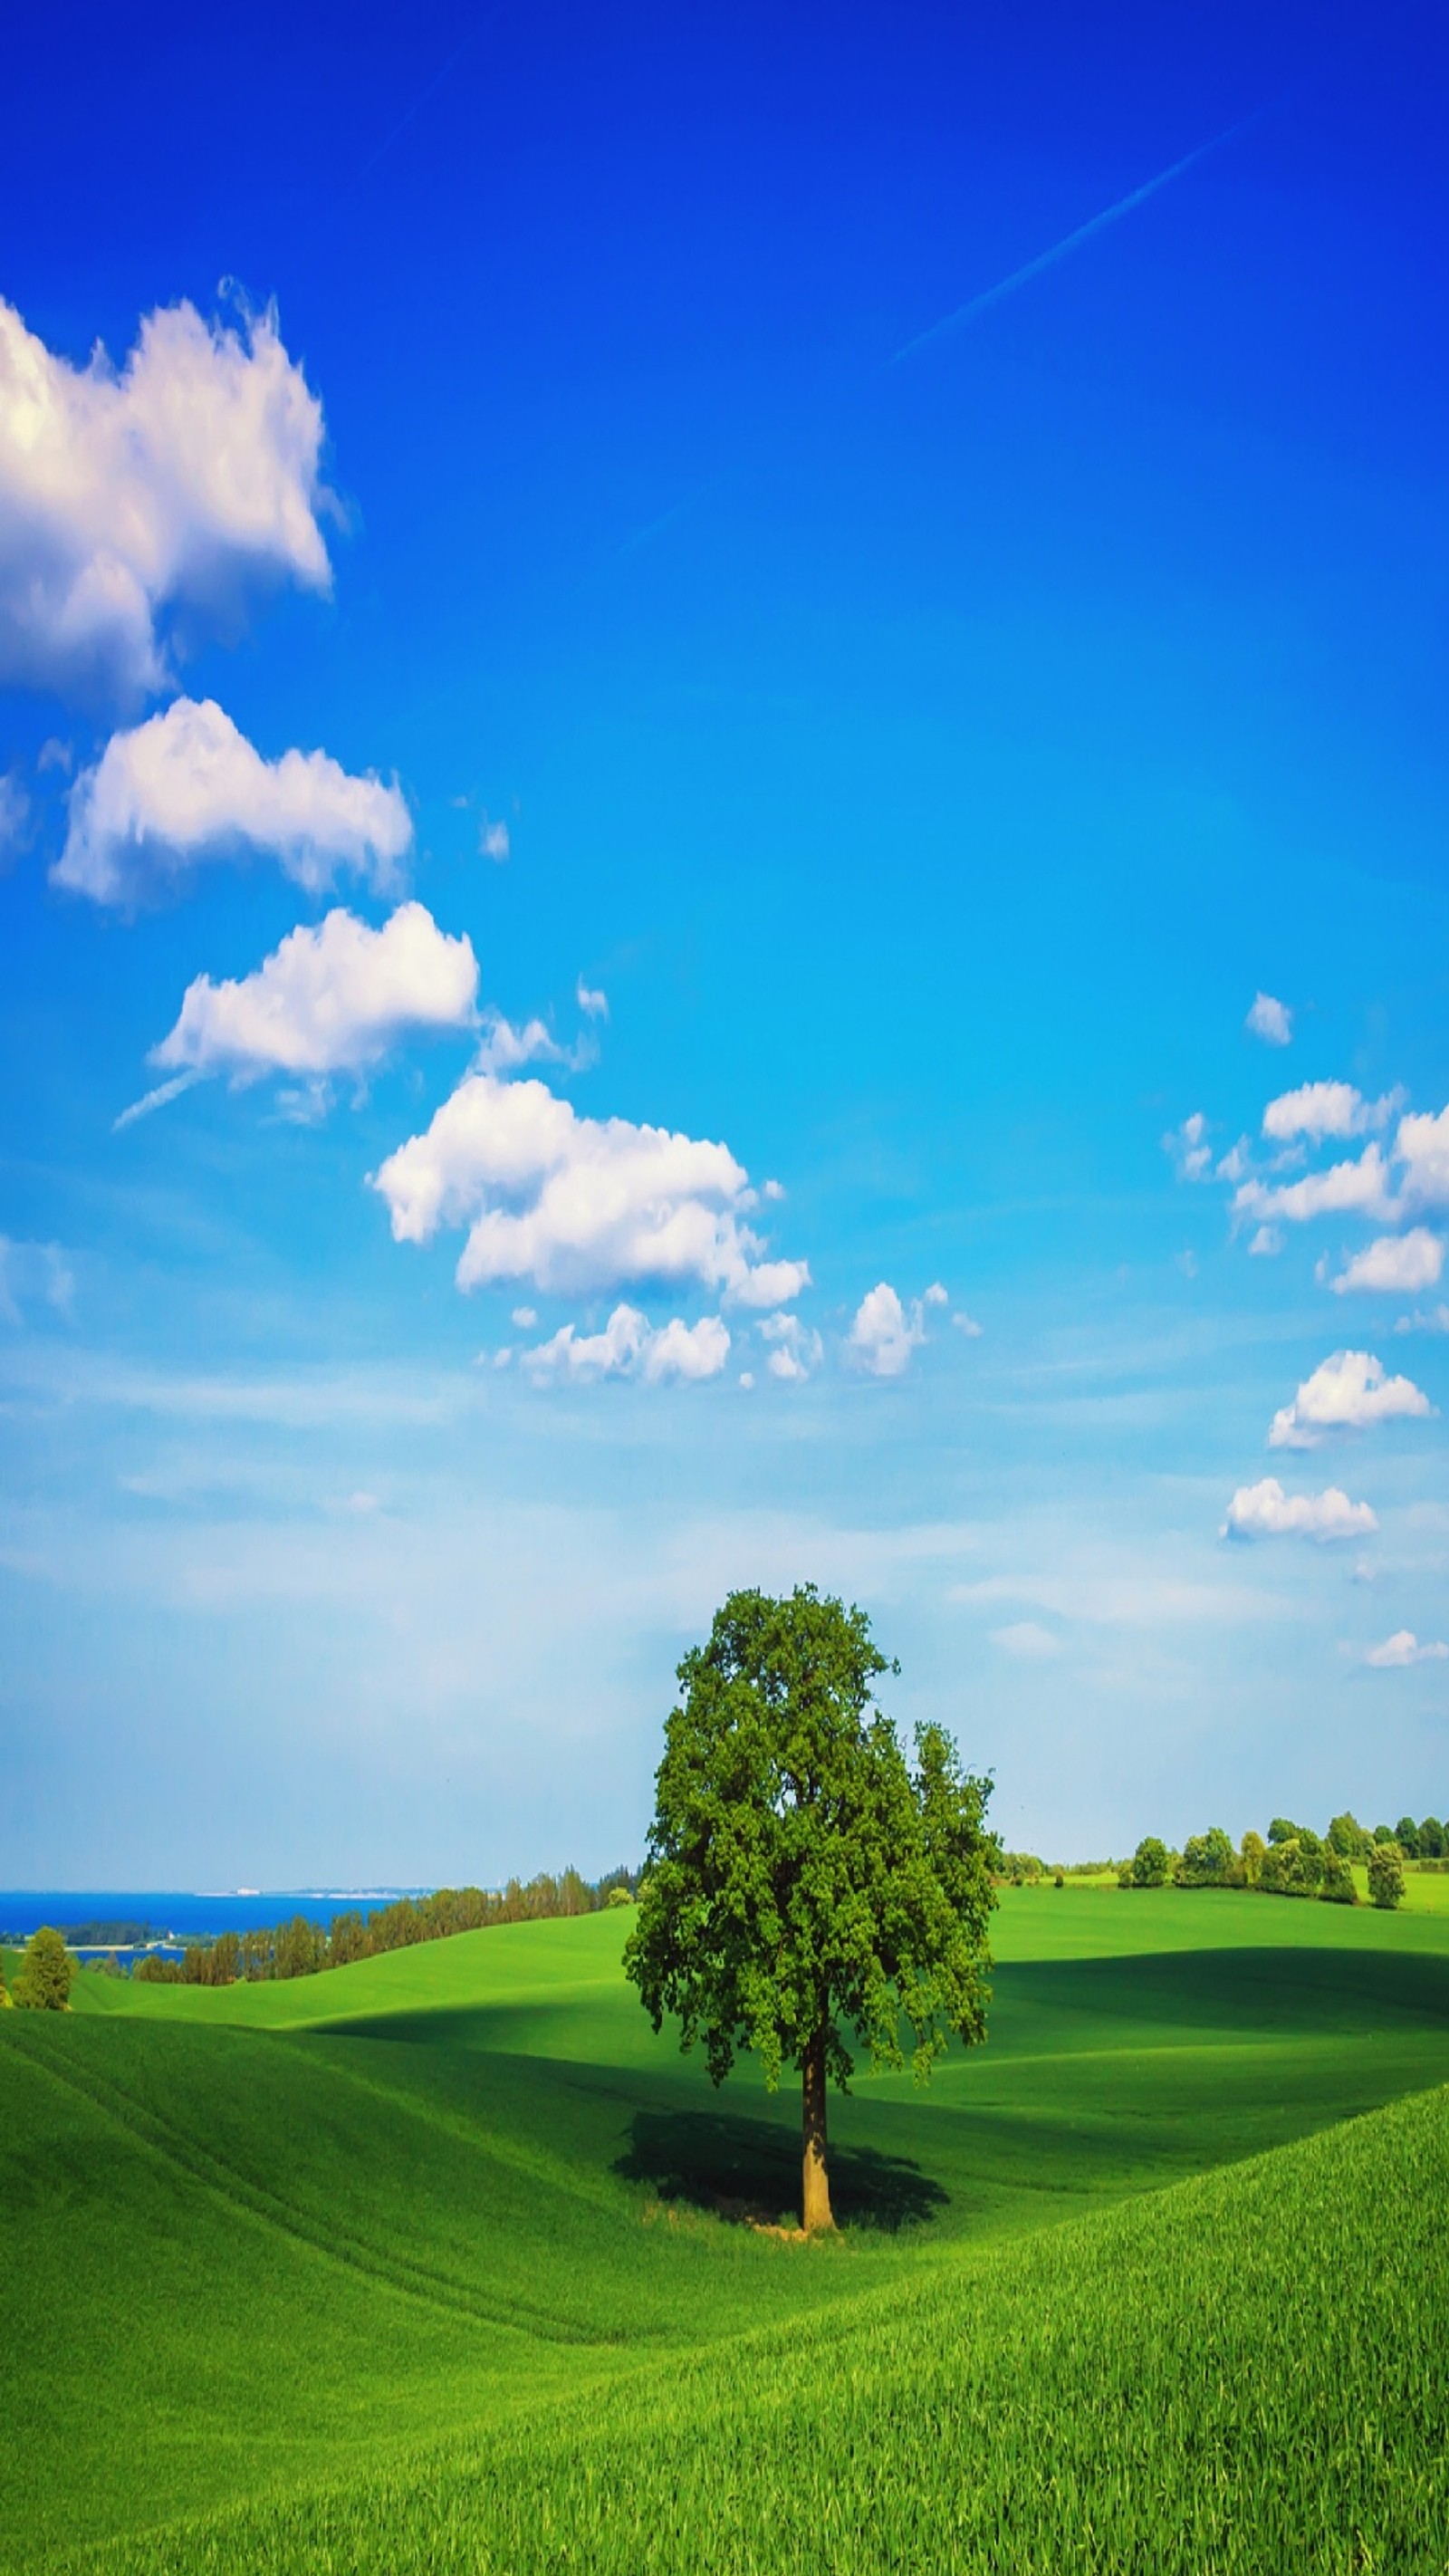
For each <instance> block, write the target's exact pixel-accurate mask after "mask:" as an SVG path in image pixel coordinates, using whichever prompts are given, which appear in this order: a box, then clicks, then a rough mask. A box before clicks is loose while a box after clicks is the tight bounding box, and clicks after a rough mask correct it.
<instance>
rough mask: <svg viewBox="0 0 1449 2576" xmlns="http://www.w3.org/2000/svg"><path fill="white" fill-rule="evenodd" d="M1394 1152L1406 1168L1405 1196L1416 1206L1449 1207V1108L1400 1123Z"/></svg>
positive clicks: (1411, 1117) (1424, 1113)
mask: <svg viewBox="0 0 1449 2576" xmlns="http://www.w3.org/2000/svg"><path fill="white" fill-rule="evenodd" d="M1394 1152H1395V1155H1396V1156H1397V1158H1398V1160H1399V1161H1400V1162H1401V1163H1402V1164H1403V1165H1404V1185H1403V1186H1404V1197H1405V1199H1406V1200H1408V1201H1409V1202H1410V1204H1411V1205H1413V1206H1414V1207H1449V1108H1444V1109H1441V1110H1440V1111H1439V1114H1438V1116H1437V1117H1434V1116H1432V1115H1430V1114H1429V1113H1428V1112H1427V1111H1425V1112H1422V1113H1415V1114H1412V1115H1411V1116H1409V1117H1407V1118H1401V1119H1400V1120H1399V1132H1398V1135H1397V1136H1396V1138H1395V1140H1394Z"/></svg>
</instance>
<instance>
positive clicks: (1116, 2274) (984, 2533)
mask: <svg viewBox="0 0 1449 2576" xmlns="http://www.w3.org/2000/svg"><path fill="white" fill-rule="evenodd" d="M1446 2196H1449V2095H1446V2094H1445V2093H1443V2092H1439V2093H1434V2094H1430V2095H1425V2096H1420V2097H1419V2098H1418V2099H1416V2100H1414V2101H1411V2102H1408V2103H1404V2104H1401V2105H1397V2106H1395V2107H1394V2108H1392V2109H1390V2110H1388V2111H1385V2112H1380V2113H1378V2114H1376V2115H1374V2116H1373V2117H1372V2118H1370V2119H1368V2120H1365V2121H1363V2122H1358V2123H1354V2124H1352V2125H1349V2126H1344V2127H1340V2128H1338V2129H1336V2130H1333V2131H1330V2132H1329V2133H1328V2134H1327V2135H1326V2136H1324V2137H1322V2138H1318V2139H1314V2140H1311V2141H1307V2142H1305V2143H1303V2144H1301V2145H1298V2146H1295V2147H1289V2148H1284V2149H1282V2150H1280V2151H1279V2152H1278V2153H1277V2154H1275V2155H1273V2156H1271V2157H1266V2158H1263V2159H1260V2160H1258V2161H1256V2162H1254V2163H1251V2164H1248V2165H1244V2166H1240V2167H1238V2168H1236V2169H1235V2170H1233V2171H1232V2172H1230V2173H1226V2174H1221V2175H1217V2176H1213V2177H1210V2178H1206V2179H1202V2180H1199V2181H1196V2182H1192V2183H1187V2184H1182V2185H1179V2186H1178V2187H1177V2188H1176V2189H1174V2190H1172V2191H1170V2192H1164V2193H1160V2194H1156V2195H1153V2196H1152V2197H1151V2198H1149V2199H1147V2200H1145V2201H1141V2202H1138V2203H1137V2204H1135V2205H1134V2206H1132V2207H1130V2208H1128V2209H1125V2210H1121V2211H1116V2212H1108V2213H1105V2214H1103V2215H1101V2216H1098V2217H1096V2218H1093V2219H1091V2220H1088V2221H1079V2222H1077V2223H1076V2224H1074V2225H1072V2226H1070V2227H1064V2228H1061V2229H1057V2230H1053V2231H1050V2232H1049V2233H1047V2234H1045V2235H1037V2236H1035V2237H1032V2238H1029V2239H1027V2240H1025V2241H1024V2242H1020V2241H1019V2242H1016V2243H1012V2244H1009V2245H1006V2246H1001V2247H997V2248H994V2249H991V2250H990V2251H988V2252H986V2253H984V2254H976V2255H973V2254H970V2253H964V2254H961V2255H959V2256H958V2257H957V2259H956V2260H955V2261H954V2262H952V2263H950V2264H949V2265H939V2266H937V2267H936V2268H935V2270H934V2272H933V2273H932V2274H931V2275H929V2276H928V2277H926V2278H923V2279H921V2280H919V2281H917V2282H915V2283H910V2284H894V2285H892V2286H891V2287H890V2288H889V2289H887V2290H885V2291H883V2292H881V2293H878V2294H877V2295H875V2296H874V2297H865V2298H859V2299H855V2300H852V2301H851V2302H849V2303H848V2304H847V2305H846V2306H845V2307H844V2308H843V2309H842V2310H840V2311H839V2312H838V2313H837V2314H836V2315H834V2316H832V2318H831V2319H830V2321H829V2324H828V2326H827V2325H823V2324H821V2323H820V2322H818V2321H811V2322H808V2323H806V2324H805V2325H804V2326H803V2327H801V2328H798V2329H796V2330H793V2331H786V2332H782V2331H780V2330H779V2329H776V2330H774V2331H773V2332H769V2333H765V2334H760V2335H756V2336H753V2337H751V2338H749V2339H748V2340H747V2341H745V2342H744V2343H743V2344H736V2345H734V2346H732V2347H730V2348H729V2349H728V2350H727V2351H726V2352H724V2353H711V2354H708V2355H706V2356H704V2357H703V2358H701V2359H698V2360H696V2361H695V2362H693V2363H692V2364H690V2365H688V2366H686V2367H685V2368H683V2369H680V2368H678V2367H674V2368H671V2369H670V2370H668V2371H667V2372H665V2371H663V2370H661V2369H659V2368H658V2366H656V2367H655V2368H654V2369H653V2370H652V2371H651V2372H649V2373H647V2374H642V2373H641V2374H638V2375H636V2376H634V2377H632V2378H631V2379H629V2380H627V2381H626V2382H623V2383H617V2384H616V2385H615V2386H614V2387H613V2388H612V2389H610V2390H609V2391H608V2392H606V2393H605V2394H604V2395H603V2396H602V2398H598V2399H594V2400H593V2401H591V2402H590V2403H588V2404H584V2405H580V2404H579V2403H577V2402H576V2401H570V2402H566V2403H559V2402H557V2401H555V2402H553V2403H552V2404H550V2405H548V2406H546V2407H545V2408H542V2409H540V2411H539V2412H538V2414H537V2415H536V2416H535V2417H534V2418H533V2420H532V2421H531V2422H530V2424H529V2425H528V2427H527V2429H526V2431H525V2430H523V2429H522V2428H517V2429H513V2428H506V2429H504V2430H503V2431H502V2432H501V2434H499V2435H498V2436H497V2437H496V2438H495V2439H494V2440H493V2441H492V2442H490V2443H487V2444H480V2443H478V2442H476V2441H475V2442H470V2443H466V2444H458V2445H455V2446H454V2447H453V2448H452V2449H451V2451H446V2450H445V2451H441V2452H437V2453H434V2455H433V2456H432V2457H423V2458H419V2457H414V2458H413V2459H412V2460H410V2461H408V2462H406V2463H404V2464H400V2465H399V2466H398V2467H395V2468H394V2469H392V2470H391V2471H390V2472H386V2473H384V2474H381V2475H374V2476H372V2477H368V2478H366V2479H364V2480H363V2481H362V2482H361V2484H360V2485H353V2486H351V2487H348V2488H345V2489H344V2488H336V2487H334V2488H333V2489H331V2490H330V2491H325V2492H322V2493H320V2494H314V2495H312V2496H310V2497H306V2498H303V2499H289V2500H286V2501H282V2502H278V2503H275V2504H272V2505H270V2506H264V2507H263V2508H261V2509H260V2510H258V2509H256V2508H251V2509H249V2510H246V2511H243V2512H241V2513H239V2514H236V2515H232V2516H221V2517H213V2518H211V2520H210V2521H209V2522H207V2523H205V2524H202V2525H199V2526H195V2525H194V2526H192V2527H190V2528H186V2529H183V2530H181V2531H178V2532H175V2533H173V2534H171V2535H165V2536H160V2537H158V2538H157V2539H155V2540H153V2541H150V2542H147V2541H142V2542H140V2543H139V2544H138V2543H136V2542H129V2543H125V2544H122V2545H121V2546H119V2547H115V2548H112V2549H108V2550H106V2551H104V2552H102V2553H100V2554H99V2555H98V2556H97V2558H96V2559H95V2560H94V2561H87V2562H86V2564H87V2565H88V2566H90V2567H91V2568H93V2570H94V2576H103V2571H104V2576H256V2571H263V2570H265V2571H279V2576H280V2571H283V2570H287V2571H300V2570H304V2569H305V2570H316V2569H322V2568H327V2569H334V2568H335V2569H341V2568H346V2569H347V2570H349V2571H350V2576H432V2571H434V2570H436V2569H438V2568H440V2567H457V2568H467V2569H470V2570H476V2571H478V2576H544V2571H546V2570H555V2569H558V2568H563V2567H580V2568H587V2569H589V2570H590V2571H591V2576H651V2571H657V2576H675V2571H677V2570H679V2569H682V2568H688V2569H690V2570H691V2571H696V2570H697V2571H700V2576H738V2572H739V2571H741V2570H750V2571H754V2570H761V2571H763V2570H769V2571H772V2576H773V2571H780V2576H807V2571H813V2570H816V2569H821V2568H823V2569H825V2570H827V2571H830V2576H881V2571H895V2570H899V2571H901V2576H905V2571H913V2570H919V2569H923V2568H929V2569H942V2570H945V2569H950V2570H952V2571H953V2576H954V2571H966V2576H972V2571H979V2576H998V2571H999V2570H1001V2569H1003V2568H1007V2567H1009V2568H1013V2569H1022V2570H1026V2571H1037V2570H1040V2571H1043V2576H1045V2571H1046V2570H1048V2569H1050V2570H1052V2571H1053V2576H1078V2572H1079V2571H1080V2576H1107V2571H1117V2570H1121V2569H1143V2570H1147V2569H1154V2570H1156V2569H1184V2570H1186V2569H1192V2570H1194V2571H1197V2570H1203V2569H1211V2570H1213V2571H1214V2576H1261V2570H1262V2569H1264V2568H1265V2567H1272V2568H1290V2567H1291V2568H1295V2569H1304V2570H1312V2571H1319V2570H1322V2571H1325V2576H1326V2571H1329V2570H1344V2571H1348V2570H1351V2569H1353V2570H1365V2569H1377V2570H1384V2571H1389V2570H1406V2571H1407V2570H1416V2571H1427V2570H1429V2569H1437V2568H1441V2567H1442V2566H1443V2564H1444V2552H1445V2541H1444V2534H1445V2531H1446V2529H1449V2402H1446V2401H1449V2375H1446V2373H1445V2370H1444V2368H1443V2365H1442V2360H1441V2357H1440V2320H1441V2318H1442V2315H1443V2308H1444V2303H1445V2300H1446V2298H1449V2226H1446V2222H1445V2218H1444V2215H1443V2213H1444V2210H1445V2206H1446Z"/></svg>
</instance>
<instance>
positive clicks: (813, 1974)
mask: <svg viewBox="0 0 1449 2576" xmlns="http://www.w3.org/2000/svg"><path fill="white" fill-rule="evenodd" d="M898 1670H899V1666H898V1665H896V1664H892V1663H888V1662H887V1660H886V1658H885V1656H884V1655H882V1654H881V1652H880V1650H879V1648H878V1647H877V1646H876V1644H875V1642H874V1639H873V1638H872V1636H871V1633H870V1622H869V1620H868V1619H867V1617H866V1615H865V1613H864V1611H863V1610H856V1609H851V1610H847V1609H846V1608H845V1607H844V1606H843V1604H842V1603H841V1602H839V1601H836V1600H832V1599H830V1598H828V1597H827V1598H822V1597H821V1595H820V1594H819V1593H818V1592H817V1591H816V1589H815V1586H814V1585H813V1584H805V1585H803V1586H800V1587H797V1589H796V1590H795V1591H794V1592H793V1593H792V1594H791V1595H790V1596H789V1598H788V1599H787V1600H772V1599H770V1598H769V1597H768V1596H767V1595H766V1594H765V1593H762V1592H732V1593H731V1594H730V1597H729V1599H728V1600H727V1601H726V1603H725V1604H724V1607H723V1609H722V1610H720V1611H718V1612H717V1613H716V1616H715V1621H714V1626H713V1629H712V1631H711V1634H710V1639H709V1643H708V1645H707V1646H696V1647H694V1648H693V1649H692V1650H691V1651H690V1653H689V1654H687V1655H686V1656H685V1658H684V1661H683V1663H682V1664H681V1665H680V1667H679V1682H680V1689H681V1694H682V1696H681V1699H680V1703H679V1705H678V1707H677V1708H675V1709H674V1710H673V1712H672V1713H671V1715H670V1718H669V1721H668V1724H667V1726H666V1728H665V1740H664V1759H663V1761H662V1762H661V1764H660V1766H659V1773H658V1795H657V1803H656V1809H655V1816H654V1822H653V1824H652V1826H651V1827H650V1832H649V1860H648V1868H647V1875H646V1877H645V1879H644V1882H643V1884H642V1886H641V1888H640V1893H639V1914H638V1920H637V1922H636V1923H635V1925H634V1928H633V1930H632V1932H631V1933H630V1935H629V1940H628V1943H627V1945H626V1948H625V1952H624V1965H625V1968H626V1971H627V1973H628V1975H629V1976H630V1977H632V1978H633V1980H634V1983H635V1984H636V1985H637V1987H638V1988H639V1992H640V1996H641V1998H642V2000H643V2002H644V2004H645V2005H646V2007H647V2009H648V2011H649V2013H650V2015H651V2017H652V2019H653V2023H654V2027H655V2029H656V2030H658V2029H659V2027H660V2024H661V2022H662V2021H663V2018H664V2015H665V2014H666V2012H667V2013H672V2014H675V2015H677V2016H678V2018H679V2020H680V2022H681V2024H682V2031H681V2038H680V2045H681V2047H683V2048H685V2049H689V2048H692V2047H693V2046H694V2044H695V2042H696V2040H699V2041H702V2043H703V2046H704V2054H705V2063H706V2064H707V2066H708V2068H709V2072H710V2075H711V2077H712V2078H713V2080H714V2082H715V2083H716V2084H722V2083H723V2081H724V2079H725V2077H726V2076H727V2075H728V2073H729V2071H730V2068H731V2067H732V2066H733V2064H734V2061H735V2056H736V2053H737V2051H740V2050H753V2051H754V2053H755V2054H756V2056H757V2057H758V2058H759V2060H760V2064H761V2066H762V2067H763V2069H764V2075H765V2082H766V2084H767V2085H768V2087H769V2089H770V2091H771V2092H773V2091H774V2090H775V2088H776V2086H777V2085H778V2083H779V2080H780V2074H781V2070H782V2068H783V2067H784V2066H785V2065H786V2064H789V2065H791V2066H794V2067H798V2069H799V2071H800V2076H801V2087H802V2096H803V2114H804V2177H803V2189H802V2215H803V2218H804V2222H805V2227H806V2230H807V2232H810V2233H814V2232H815V2231H817V2230H819V2229H823V2228H828V2227H830V2226H832V2225H833V2223H834V2222H833V2220H832V2217H831V2211H830V2183H829V2175H828V2170H827V2163H826V2085H827V2080H828V2078H830V2077H832V2076H833V2077H834V2079H835V2081H836V2083H837V2084H838V2085H839V2086H840V2088H841V2090H842V2092H844V2091H847V2090H848V2089H849V2080H850V2075H851V2071H852V2065H853V2061H852V2058H851V2054H850V2050H849V2048H848V2046H847V2044H846V2034H847V2033H853V2034H854V2035H855V2037H856V2038H857V2039H858V2040H860V2041H862V2042H864V2044H865V2045H866V2046H867V2047H868V2048H869V2051H870V2058H871V2063H872V2065H874V2066H886V2067H899V2066H901V2065H903V2064H904V2062H905V2060H904V2053H903V2050H902V2047H901V2023H902V2022H903V2021H904V2022H905V2023H907V2024H908V2025H909V2028H910V2030H911V2033H912V2036H913V2038H914V2041H915V2049H914V2054H913V2057H912V2065H913V2068H914V2071H915V2074H916V2077H917V2080H918V2081H922V2080H924V2079H925V2078H926V2077H927V2076H928V2075H929V2073H930V2069H931V2063H932V2060H933V2059H934V2058H936V2057H937V2056H939V2055H940V2054H941V2052H942V2050H943V2049H944V2048H945V2046H946V2044H947V2037H948V2034H949V2033H950V2032H952V2031H954V2032H955V2033H956V2035H957V2037H958V2038H959V2039H961V2040H963V2041H964V2042H965V2043H966V2045H967V2046H968V2047H969V2046H970V2045H971V2043H972V2042H973V2041H976V2040H980V2039H984V2038H985V2036H986V2006H987V2003H988V2001H989V1998H990V1991H991V1990H990V1987H989V1986H988V1985H987V1983H986V1972H987V1970H988V1969H989V1967H990V1964H991V1954H990V1950H989V1948H988V1945H987V1919H988V1917H989V1915H990V1912H991V1908H992V1906H993V1905H994V1904H995V1902H996V1897H995V1891H994V1889H993V1887H992V1884H991V1876H990V1872H991V1867H992V1864H993V1862H994V1861H995V1860H996V1858H997V1849H996V1842H995V1838H994V1836H992V1835H991V1834H990V1833H988V1831H987V1829H986V1825H985V1811H986V1802H987V1799H988V1797H989V1796H990V1792H991V1782H990V1779H989V1778H977V1777H976V1776H975V1775H974V1774H972V1773H970V1772H967V1771H963V1770H962V1769H961V1767H960V1764H959V1762H958V1760H957V1755H956V1748H955V1746H954V1744H953V1743H952V1741H951V1739H950V1737H949V1736H948V1735H947V1734H945V1733H944V1732H943V1730H942V1729H941V1728H940V1727H938V1726H921V1727H917V1729H916V1732H915V1750H916V1764H915V1769H914V1771H913V1770H912V1769H911V1768H910V1767H909V1765H908V1763H907V1761H906V1757H905V1755H904V1753H903V1752H902V1750H901V1746H900V1743H899V1740H898V1738H897V1736H896V1732H895V1729H894V1727H893V1726H892V1724H891V1722H890V1720H889V1719H888V1718H887V1717H884V1716H882V1714H881V1712H880V1710H879V1709H878V1708H877V1707H876V1706H875V1703H874V1700H873V1697H872V1685H873V1684H874V1682H875V1681H876V1680H877V1679H878V1677H879V1675H880V1674H882V1673H885V1672H892V1673H893V1672H897V1671H898Z"/></svg>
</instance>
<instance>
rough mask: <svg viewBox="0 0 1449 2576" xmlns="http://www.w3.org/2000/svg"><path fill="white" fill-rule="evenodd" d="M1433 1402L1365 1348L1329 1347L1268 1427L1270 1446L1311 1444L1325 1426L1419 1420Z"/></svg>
mask: <svg viewBox="0 0 1449 2576" xmlns="http://www.w3.org/2000/svg"><path fill="white" fill-rule="evenodd" d="M1432 1411H1433V1406H1432V1405H1431V1404H1430V1402H1429V1399H1428V1397H1427V1395H1425V1393H1424V1391H1423V1389H1422V1388H1421V1387H1417V1386H1415V1385H1414V1383H1413V1380H1412V1379H1411V1378H1407V1377H1389V1376H1387V1375H1386V1374H1385V1370H1384V1364H1383V1361H1382V1360H1379V1359H1375V1358H1374V1356H1373V1354H1372V1352H1370V1351H1335V1352H1334V1353H1333V1354H1332V1356H1331V1357H1330V1358H1328V1359H1326V1360H1323V1361H1322V1362H1321V1363H1320V1364H1319V1366H1318V1367H1317V1368H1316V1369H1315V1370H1314V1372H1313V1374H1312V1376H1311V1377H1308V1378H1305V1379H1304V1381H1303V1384H1302V1385H1301V1386H1300V1387H1299V1389H1298V1392H1297V1394H1296V1395H1295V1397H1294V1398H1293V1401H1292V1403H1291V1404H1285V1405H1282V1406H1280V1408H1279V1410H1278V1411H1277V1412H1276V1413H1275V1414H1274V1416H1273V1420H1272V1423H1271V1425H1270V1427H1269V1431H1268V1446H1269V1448H1270V1449H1316V1448H1317V1446H1318V1444H1319V1442H1320V1441H1321V1440H1322V1438H1323V1435H1324V1433H1325V1432H1326V1431H1365V1430H1368V1429H1369V1428H1370V1426H1371V1425H1373V1424H1375V1423H1380V1422H1408V1421H1416V1420H1422V1419H1423V1418H1424V1416H1425V1415H1426V1414H1429V1413H1432Z"/></svg>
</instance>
